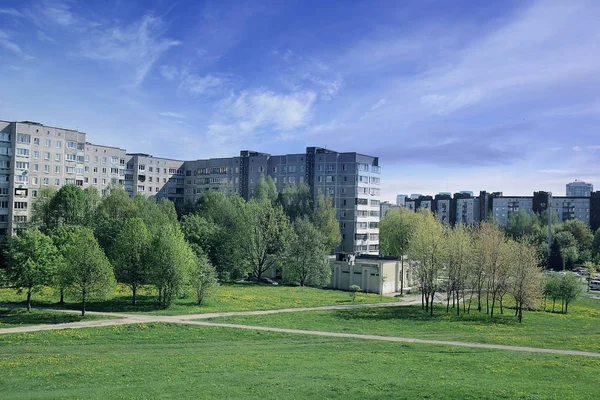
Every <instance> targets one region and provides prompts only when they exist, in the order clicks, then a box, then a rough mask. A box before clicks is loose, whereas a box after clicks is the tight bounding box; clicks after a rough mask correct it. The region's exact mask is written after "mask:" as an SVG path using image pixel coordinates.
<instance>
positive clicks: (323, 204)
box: [311, 195, 342, 253]
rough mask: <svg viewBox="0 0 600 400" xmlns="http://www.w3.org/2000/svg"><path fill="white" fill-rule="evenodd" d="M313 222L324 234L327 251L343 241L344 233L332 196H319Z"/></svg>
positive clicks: (312, 218) (312, 217)
mask: <svg viewBox="0 0 600 400" xmlns="http://www.w3.org/2000/svg"><path fill="white" fill-rule="evenodd" d="M311 222H312V223H313V224H314V225H315V226H316V227H317V229H318V230H319V231H320V232H321V234H322V235H323V240H324V242H323V243H324V245H325V249H326V250H327V252H328V253H330V252H332V251H333V249H334V248H335V247H336V246H337V245H339V244H340V243H341V241H342V234H341V233H340V224H339V222H338V221H337V219H336V218H335V207H334V206H333V199H332V198H331V197H326V196H324V195H319V196H317V201H316V202H315V209H314V212H313V213H312V216H311Z"/></svg>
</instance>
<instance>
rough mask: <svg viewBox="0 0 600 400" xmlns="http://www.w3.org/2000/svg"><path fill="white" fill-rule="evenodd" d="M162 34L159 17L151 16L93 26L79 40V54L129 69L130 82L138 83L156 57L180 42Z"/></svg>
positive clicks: (161, 22) (161, 23) (143, 77)
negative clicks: (125, 22) (122, 24)
mask: <svg viewBox="0 0 600 400" xmlns="http://www.w3.org/2000/svg"><path fill="white" fill-rule="evenodd" d="M163 33H164V24H163V21H162V19H161V18H159V17H155V16H152V15H146V16H144V17H142V18H141V19H140V20H138V21H136V22H134V23H132V24H129V25H124V26H113V27H108V28H103V29H101V28H97V29H94V31H93V33H92V34H91V35H89V37H87V39H86V40H85V41H84V42H83V43H82V52H81V55H82V56H83V57H86V58H90V59H93V60H99V61H112V62H115V63H116V64H117V65H119V66H120V67H123V68H127V69H130V68H131V69H133V84H134V85H139V84H141V83H142V82H143V81H144V79H145V78H146V75H147V74H148V73H149V71H150V70H151V68H152V66H153V65H154V63H155V62H156V61H157V60H158V59H159V58H160V56H161V55H162V54H163V53H164V52H166V51H167V50H169V49H170V48H171V47H173V46H177V45H179V44H180V42H179V41H177V40H172V39H166V38H163V37H162V34H163Z"/></svg>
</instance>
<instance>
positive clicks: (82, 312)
mask: <svg viewBox="0 0 600 400" xmlns="http://www.w3.org/2000/svg"><path fill="white" fill-rule="evenodd" d="M81 316H82V317H85V290H84V291H83V292H82V293H81Z"/></svg>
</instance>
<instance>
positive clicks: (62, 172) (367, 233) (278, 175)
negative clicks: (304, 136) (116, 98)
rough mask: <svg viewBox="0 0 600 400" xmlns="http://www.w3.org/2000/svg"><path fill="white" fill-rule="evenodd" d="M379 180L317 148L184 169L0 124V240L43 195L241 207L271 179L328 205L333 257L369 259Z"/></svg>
mask: <svg viewBox="0 0 600 400" xmlns="http://www.w3.org/2000/svg"><path fill="white" fill-rule="evenodd" d="M380 172H381V169H380V166H379V160H378V158H377V157H371V156H367V155H363V154H359V153H355V152H336V151H333V150H329V149H323V148H319V147H308V148H306V152H305V153H298V154H286V155H270V154H267V153H259V152H254V151H247V150H244V151H241V152H240V155H239V156H236V157H230V158H211V159H202V160H191V161H184V160H173V159H168V158H161V157H154V156H153V155H150V154H143V153H127V152H126V150H124V149H120V148H117V147H110V146H101V145H96V144H92V143H89V142H87V140H86V134H85V133H83V132H79V131H77V130H69V129H62V128H56V127H48V126H44V125H42V124H39V123H36V122H28V121H25V122H7V121H0V234H7V233H13V232H14V230H15V229H17V228H18V227H19V226H21V225H24V224H26V223H27V221H29V219H30V217H31V215H30V211H31V208H32V207H31V205H32V203H33V202H34V201H35V199H36V198H37V196H38V192H39V190H40V188H43V187H55V188H59V187H60V186H62V185H65V184H75V185H78V186H80V187H84V188H85V187H96V188H97V189H98V191H99V192H100V193H101V194H102V195H104V194H105V192H106V190H107V189H108V188H109V187H110V186H111V185H121V186H123V188H124V189H125V190H126V191H127V192H128V193H129V195H130V196H132V197H133V196H135V195H138V194H141V195H144V196H152V197H155V198H156V199H162V198H167V199H169V200H171V201H173V202H174V203H176V204H183V203H186V202H195V201H197V200H198V198H199V197H200V195H201V194H202V193H203V192H206V191H208V190H219V191H222V192H224V193H226V194H229V195H239V196H241V197H243V198H245V199H249V198H251V197H252V195H253V193H254V187H255V185H256V182H257V181H258V179H259V177H260V176H261V175H263V176H271V177H272V178H273V181H274V182H275V185H276V186H277V189H278V190H279V191H281V190H283V189H284V187H285V186H286V185H290V184H294V185H299V184H302V183H306V184H308V185H309V187H310V188H311V192H312V195H313V198H315V199H316V198H317V196H319V195H321V194H322V195H326V196H329V197H331V198H332V199H333V202H334V205H335V208H336V213H337V215H336V216H337V219H338V221H339V223H340V230H341V233H342V244H341V245H340V249H339V250H341V251H346V252H361V253H370V254H377V253H378V252H379V219H380V208H379V206H380V183H381V182H380V179H381V178H380V176H381V174H380Z"/></svg>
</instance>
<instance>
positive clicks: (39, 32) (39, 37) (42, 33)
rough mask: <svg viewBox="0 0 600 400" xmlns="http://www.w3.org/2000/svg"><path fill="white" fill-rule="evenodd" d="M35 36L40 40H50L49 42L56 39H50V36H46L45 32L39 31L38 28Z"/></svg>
mask: <svg viewBox="0 0 600 400" xmlns="http://www.w3.org/2000/svg"><path fill="white" fill-rule="evenodd" d="M37 37H38V39H39V40H41V41H42V42H50V43H54V42H56V40H54V39H52V38H51V37H50V36H48V35H47V34H46V33H44V32H43V31H41V30H39V29H38V31H37Z"/></svg>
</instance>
